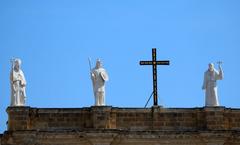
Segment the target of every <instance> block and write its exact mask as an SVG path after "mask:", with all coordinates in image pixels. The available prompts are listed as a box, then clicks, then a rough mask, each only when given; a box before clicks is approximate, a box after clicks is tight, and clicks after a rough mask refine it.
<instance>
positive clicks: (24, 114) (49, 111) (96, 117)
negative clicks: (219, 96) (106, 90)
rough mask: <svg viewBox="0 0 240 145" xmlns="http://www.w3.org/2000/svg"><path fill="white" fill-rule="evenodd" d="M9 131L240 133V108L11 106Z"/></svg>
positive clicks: (9, 110)
mask: <svg viewBox="0 0 240 145" xmlns="http://www.w3.org/2000/svg"><path fill="white" fill-rule="evenodd" d="M7 113H8V131H21V130H24V131H26V130H29V131H32V130H46V131H51V130H71V129H75V130H86V129H113V130H114V129H115V130H116V129H117V130H136V131H141V130H144V131H147V130H153V131H154V130H162V131H197V130H198V131H199V130H200V131H205V130H206V131H208V130H211V131H219V130H225V131H226V130H228V131H239V130H240V109H232V108H225V107H201V108H162V107H152V108H118V107H112V106H100V107H99V106H98V107H97V106H92V107H85V108H32V107H8V108H7Z"/></svg>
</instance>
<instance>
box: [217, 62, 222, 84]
mask: <svg viewBox="0 0 240 145" xmlns="http://www.w3.org/2000/svg"><path fill="white" fill-rule="evenodd" d="M217 79H218V80H222V79H223V70H222V67H221V65H219V73H218V75H217Z"/></svg>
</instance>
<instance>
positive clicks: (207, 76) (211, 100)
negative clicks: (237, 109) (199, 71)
mask: <svg viewBox="0 0 240 145" xmlns="http://www.w3.org/2000/svg"><path fill="white" fill-rule="evenodd" d="M217 63H218V67H219V71H218V70H216V69H215V68H214V64H213V63H209V64H208V70H207V71H206V72H205V73H204V81H203V86H202V89H203V90H205V106H219V101H218V93H217V80H222V79H223V70H222V67H221V64H222V62H217Z"/></svg>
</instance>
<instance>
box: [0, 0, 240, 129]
mask: <svg viewBox="0 0 240 145" xmlns="http://www.w3.org/2000/svg"><path fill="white" fill-rule="evenodd" d="M154 47H155V48H157V54H158V55H157V58H158V59H159V60H166V59H168V60H170V63H171V64H170V66H159V67H158V89H159V97H160V98H159V104H160V105H163V106H164V107H166V108H167V107H202V106H204V92H203V91H202V90H201V86H202V81H203V73H204V71H205V70H206V69H207V64H208V63H209V62H214V63H215V62H216V61H218V60H222V61H223V62H224V63H223V69H224V74H225V78H224V80H222V81H219V83H218V86H219V96H220V99H219V100H220V104H221V105H222V106H226V107H232V108H239V107H240V103H239V102H240V99H239V82H240V78H239V74H240V65H239V64H238V63H239V62H240V57H239V54H240V49H239V48H240V1H239V0H201V1H199V0H156V1H151V0H150V1H149V0H121V1H118V0H117V1H111V0H109V1H108V0H102V1H98V0H95V1H93V0H89V1H80V0H41V1H40V0H35V1H30V0H23V1H19V0H1V1H0V116H1V118H0V132H3V131H4V130H6V121H7V113H6V108H7V107H8V105H9V102H10V86H9V72H10V67H11V64H10V59H11V58H12V57H19V58H21V59H22V62H23V64H22V69H23V71H24V73H25V77H26V80H27V106H31V107H60V108H64V107H89V106H92V105H93V103H94V98H93V93H92V84H91V80H90V76H89V65H88V57H91V59H92V66H94V65H95V62H94V61H95V59H97V58H100V59H101V60H102V61H103V64H104V67H105V68H106V70H107V71H108V73H109V76H110V80H109V82H107V84H106V103H107V105H110V106H114V107H144V105H145V103H146V101H147V99H148V97H149V95H150V94H151V92H152V68H151V67H150V66H140V65H139V61H140V60H149V59H151V49H152V48H154ZM152 103H153V102H152V100H151V101H150V103H149V106H148V107H151V105H152Z"/></svg>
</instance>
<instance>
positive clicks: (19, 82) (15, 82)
mask: <svg viewBox="0 0 240 145" xmlns="http://www.w3.org/2000/svg"><path fill="white" fill-rule="evenodd" d="M10 82H11V106H24V105H25V98H26V89H25V88H26V80H25V77H24V74H23V72H22V70H19V71H14V70H12V71H11V74H10Z"/></svg>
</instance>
